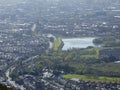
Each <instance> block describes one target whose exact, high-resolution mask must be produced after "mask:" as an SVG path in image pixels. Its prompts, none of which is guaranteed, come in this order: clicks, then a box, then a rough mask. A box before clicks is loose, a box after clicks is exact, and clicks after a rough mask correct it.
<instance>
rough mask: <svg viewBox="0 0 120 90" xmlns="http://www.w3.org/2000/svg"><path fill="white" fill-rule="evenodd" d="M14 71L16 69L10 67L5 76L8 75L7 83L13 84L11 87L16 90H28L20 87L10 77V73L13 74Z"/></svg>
mask: <svg viewBox="0 0 120 90" xmlns="http://www.w3.org/2000/svg"><path fill="white" fill-rule="evenodd" d="M14 69H15V67H10V68H9V69H8V70H7V71H6V73H5V75H6V77H7V82H8V83H9V84H11V85H12V86H13V87H15V88H19V89H20V90H26V89H25V88H24V87H23V85H19V84H17V83H16V82H15V81H12V78H11V77H10V72H12V71H13V70H14Z"/></svg>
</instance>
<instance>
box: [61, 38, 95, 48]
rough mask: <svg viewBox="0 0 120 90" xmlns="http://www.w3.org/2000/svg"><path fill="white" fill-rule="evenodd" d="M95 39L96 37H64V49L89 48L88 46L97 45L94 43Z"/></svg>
mask: <svg viewBox="0 0 120 90" xmlns="http://www.w3.org/2000/svg"><path fill="white" fill-rule="evenodd" d="M94 39H95V38H94V37H86V38H67V39H62V41H63V43H64V46H63V48H62V50H68V49H72V48H87V47H88V46H95V45H94V44H93V40H94Z"/></svg>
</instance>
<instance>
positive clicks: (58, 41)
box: [53, 38, 62, 51]
mask: <svg viewBox="0 0 120 90" xmlns="http://www.w3.org/2000/svg"><path fill="white" fill-rule="evenodd" d="M61 43H62V40H61V38H56V39H55V40H54V43H53V50H54V51H57V50H58V49H59V47H60V45H61Z"/></svg>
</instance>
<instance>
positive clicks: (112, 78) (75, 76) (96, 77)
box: [64, 74, 120, 82]
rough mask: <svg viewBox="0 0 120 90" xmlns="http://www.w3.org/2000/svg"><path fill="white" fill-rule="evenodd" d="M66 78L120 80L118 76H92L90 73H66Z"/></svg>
mask: <svg viewBox="0 0 120 90" xmlns="http://www.w3.org/2000/svg"><path fill="white" fill-rule="evenodd" d="M64 78H65V79H71V78H78V79H80V80H85V81H105V82H120V78H116V77H104V76H90V75H77V74H67V75H64Z"/></svg>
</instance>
